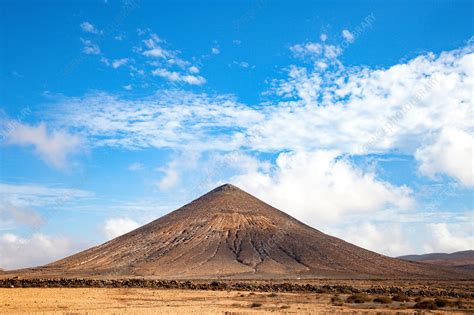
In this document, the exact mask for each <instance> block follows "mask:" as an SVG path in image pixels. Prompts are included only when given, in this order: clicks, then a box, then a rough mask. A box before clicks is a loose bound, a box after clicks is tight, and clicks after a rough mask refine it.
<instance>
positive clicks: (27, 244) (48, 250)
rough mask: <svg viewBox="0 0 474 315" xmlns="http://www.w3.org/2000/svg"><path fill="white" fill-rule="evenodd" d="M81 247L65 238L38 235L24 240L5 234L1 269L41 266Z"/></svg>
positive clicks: (1, 239)
mask: <svg viewBox="0 0 474 315" xmlns="http://www.w3.org/2000/svg"><path fill="white" fill-rule="evenodd" d="M81 247H82V246H79V245H77V244H75V243H73V242H72V241H71V240H69V239H68V238H66V237H64V236H49V235H45V234H40V233H36V234H33V235H32V236H31V237H27V238H24V237H21V236H18V235H15V234H12V233H4V234H2V235H0V253H1V255H0V267H1V268H4V269H18V268H26V267H34V266H39V265H43V264H46V263H50V262H52V261H55V260H57V259H60V258H63V257H65V256H68V255H70V254H72V253H74V252H75V251H77V250H78V249H81Z"/></svg>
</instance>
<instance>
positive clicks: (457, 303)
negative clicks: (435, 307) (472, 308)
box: [454, 300, 464, 308]
mask: <svg viewBox="0 0 474 315" xmlns="http://www.w3.org/2000/svg"><path fill="white" fill-rule="evenodd" d="M454 305H455V306H457V308H464V303H463V302H462V301H461V300H457V301H456V302H454Z"/></svg>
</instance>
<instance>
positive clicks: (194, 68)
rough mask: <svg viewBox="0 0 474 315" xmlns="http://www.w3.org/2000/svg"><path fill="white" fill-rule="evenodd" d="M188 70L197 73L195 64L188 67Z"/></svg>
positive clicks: (197, 69)
mask: <svg viewBox="0 0 474 315" xmlns="http://www.w3.org/2000/svg"><path fill="white" fill-rule="evenodd" d="M189 72H191V73H199V68H198V67H196V66H191V67H189Z"/></svg>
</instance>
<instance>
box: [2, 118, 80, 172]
mask: <svg viewBox="0 0 474 315" xmlns="http://www.w3.org/2000/svg"><path fill="white" fill-rule="evenodd" d="M6 140H7V143H8V144H17V145H24V146H33V147H34V149H35V152H36V153H37V154H38V156H39V157H40V158H41V159H42V160H43V161H45V162H46V163H47V164H48V165H50V166H52V167H55V168H59V169H64V168H66V166H67V165H66V162H67V157H68V156H70V155H71V154H72V153H74V152H76V151H77V150H78V149H79V148H80V146H81V143H82V141H81V138H80V137H79V136H77V135H72V134H69V133H68V132H66V131H62V130H55V131H53V132H48V131H47V130H46V125H45V124H44V123H40V124H39V125H37V126H30V125H26V124H22V123H18V124H16V127H15V128H14V129H13V130H11V132H10V133H9V134H8V137H7V139H6Z"/></svg>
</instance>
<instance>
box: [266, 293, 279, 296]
mask: <svg viewBox="0 0 474 315" xmlns="http://www.w3.org/2000/svg"><path fill="white" fill-rule="evenodd" d="M277 296H278V294H276V293H275V292H272V293H270V294H269V295H268V297H277Z"/></svg>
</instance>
